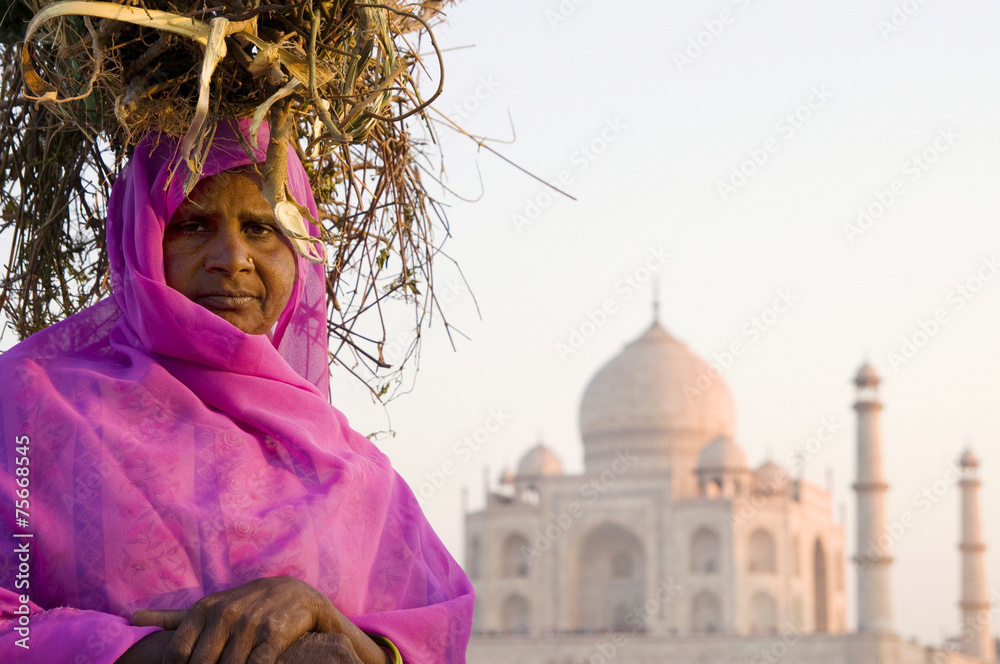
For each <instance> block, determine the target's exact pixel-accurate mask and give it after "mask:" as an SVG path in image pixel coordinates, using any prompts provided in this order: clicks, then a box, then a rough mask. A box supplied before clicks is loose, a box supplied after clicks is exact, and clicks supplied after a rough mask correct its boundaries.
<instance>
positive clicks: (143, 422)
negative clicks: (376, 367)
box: [0, 124, 473, 664]
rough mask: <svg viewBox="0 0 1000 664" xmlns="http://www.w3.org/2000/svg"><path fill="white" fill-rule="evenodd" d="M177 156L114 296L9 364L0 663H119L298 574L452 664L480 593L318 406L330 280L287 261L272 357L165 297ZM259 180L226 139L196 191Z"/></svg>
mask: <svg viewBox="0 0 1000 664" xmlns="http://www.w3.org/2000/svg"><path fill="white" fill-rule="evenodd" d="M242 127H243V129H242V130H243V131H245V124H244V125H243V126H242ZM247 141H249V139H247ZM266 141H267V132H266V128H263V129H262V130H261V137H260V146H266V145H267V143H266ZM175 147H176V143H175V142H174V141H172V140H170V139H161V140H160V141H159V143H158V144H157V143H155V142H154V141H151V140H148V139H147V140H146V141H144V142H143V143H142V144H140V146H139V147H138V148H137V150H136V153H135V156H134V158H133V160H132V162H131V163H130V164H129V166H128V168H127V169H126V170H125V171H124V173H123V174H122V175H121V176H120V177H119V178H118V181H117V182H116V183H115V186H114V191H113V193H112V200H111V204H110V206H109V211H108V228H107V238H108V240H107V241H108V250H109V253H110V258H111V279H112V281H111V283H112V289H113V293H114V294H113V296H112V297H111V298H108V299H106V300H103V301H101V302H99V303H98V304H96V305H94V306H93V307H90V308H89V309H87V310H85V311H83V312H81V313H79V314H77V315H75V316H72V317H70V318H68V319H67V320H65V321H63V322H61V323H59V324H56V325H53V326H52V327H50V328H48V329H45V330H43V331H41V332H38V333H37V334H35V335H33V336H31V337H30V338H28V339H26V340H25V341H24V342H22V343H21V344H19V345H18V346H16V347H15V348H13V349H12V350H10V351H8V352H7V353H5V354H3V355H2V356H0V379H2V381H0V655H2V657H0V658H2V659H3V660H4V661H11V660H10V659H9V657H11V656H13V658H14V660H15V661H25V662H35V661H37V662H88V663H91V664H98V663H104V662H114V661H115V659H117V658H118V657H119V656H120V655H121V654H122V653H124V652H125V651H126V650H127V649H128V648H129V647H130V646H131V645H132V644H134V643H135V642H136V641H138V640H139V639H141V638H142V637H144V636H145V635H147V634H149V633H150V632H153V631H155V629H156V628H150V627H132V626H131V625H130V624H129V622H128V619H127V618H128V616H130V615H131V613H132V611H134V610H135V609H139V608H153V609H166V608H181V609H183V608H187V607H189V606H190V605H191V604H192V603H194V602H195V601H196V600H197V599H199V598H201V597H203V596H205V595H207V594H210V593H213V592H217V591H219V590H224V589H227V588H231V587H234V586H237V585H240V584H243V583H246V582H247V581H251V580H253V579H257V578H260V577H265V576H276V575H289V576H294V577H297V578H299V579H302V580H303V581H305V582H307V583H309V584H310V585H312V586H314V587H315V588H317V589H319V590H320V591H322V592H323V593H325V594H326V595H327V596H328V597H329V598H330V599H331V600H332V601H333V603H334V605H335V606H336V607H337V608H338V609H340V610H341V611H342V612H343V613H344V614H345V615H346V616H348V617H349V618H350V619H351V620H352V621H354V623H356V624H357V625H358V626H359V627H360V628H361V629H362V630H364V631H366V632H369V633H377V634H382V635H384V636H387V637H388V638H389V639H391V640H392V641H393V642H394V643H395V644H396V645H397V646H398V647H399V649H400V651H401V652H402V654H403V658H404V659H405V660H406V661H407V662H413V663H414V664H415V663H417V662H421V663H428V664H429V663H438V662H464V661H465V648H466V644H467V641H468V637H469V631H470V628H471V617H472V607H473V592H472V586H471V584H470V583H469V581H468V579H467V578H466V576H465V574H464V573H463V572H462V570H461V568H460V567H459V566H458V564H457V563H456V562H455V561H454V560H453V559H452V557H451V556H450V555H449V554H448V552H447V550H446V549H445V547H444V546H443V545H442V544H441V542H440V541H439V540H438V538H437V536H436V535H435V534H434V531H433V530H432V529H431V527H430V525H429V524H428V523H427V521H426V519H425V518H424V516H423V514H422V513H421V511H420V508H419V507H418V505H417V502H416V500H415V499H414V497H413V494H412V492H411V491H410V489H409V487H408V486H407V485H406V483H405V482H403V480H402V479H401V478H400V477H399V476H398V475H397V474H396V473H395V471H393V470H392V468H391V466H390V465H389V461H388V459H387V458H386V457H385V455H383V454H382V453H381V452H380V451H379V450H378V449H376V447H375V446H374V445H373V444H371V443H370V442H369V441H368V440H367V439H366V438H365V437H364V436H362V435H361V434H359V433H357V432H356V431H354V430H352V429H351V428H350V426H349V425H348V423H347V419H346V418H345V417H344V416H343V415H342V414H341V413H340V412H338V411H337V410H336V409H334V408H333V407H331V406H330V405H329V403H328V400H327V380H328V373H327V346H326V341H327V330H326V300H325V288H324V278H323V270H322V266H316V265H312V264H310V263H308V262H307V261H305V260H304V259H302V258H299V262H298V270H299V277H298V280H297V283H296V286H295V289H294V292H293V293H292V297H291V300H290V301H289V304H288V306H287V307H286V309H285V311H284V312H283V313H282V315H281V318H280V319H279V321H278V324H277V326H276V328H275V331H274V334H273V339H268V337H267V336H265V335H257V336H253V335H247V334H245V333H243V332H241V331H240V330H239V329H237V328H236V327H234V326H232V325H231V324H229V323H228V322H227V321H225V320H223V319H222V318H220V317H218V316H216V315H214V314H212V313H211V312H209V311H208V310H207V309H204V308H202V307H200V306H199V305H197V304H195V303H194V302H191V301H189V300H188V299H187V298H185V297H184V296H183V295H181V294H180V293H179V292H177V291H175V290H173V289H172V288H169V287H168V286H167V285H166V284H165V282H164V274H163V256H162V246H161V243H162V237H163V229H164V226H165V223H166V221H167V220H169V219H170V217H171V215H172V214H173V211H174V210H175V209H176V208H177V206H178V205H179V204H180V202H181V200H182V198H183V193H182V191H181V187H180V183H181V181H182V180H183V176H184V167H183V166H182V167H181V168H180V169H179V172H178V173H177V177H175V178H174V179H173V180H172V181H171V182H170V184H169V186H168V185H167V184H166V183H167V181H168V174H169V172H170V169H171V168H172V167H174V166H175V162H174V150H175ZM257 159H258V160H260V159H263V150H262V149H258V150H257ZM289 161H290V163H289V170H290V174H289V175H290V190H291V192H292V195H293V196H294V197H295V198H296V200H298V201H299V202H300V203H302V204H304V205H307V206H309V207H311V208H312V209H315V203H314V202H313V198H312V194H311V192H310V190H309V186H308V180H307V178H306V175H305V172H304V170H303V169H302V166H301V164H300V163H299V161H298V159H296V158H295V156H294V153H293V154H291V156H290V160H289ZM249 162H250V159H249V157H247V155H246V153H245V150H244V148H243V147H242V145H241V143H240V141H239V139H238V138H237V136H236V134H235V132H234V131H233V130H232V129H231V128H227V127H225V126H221V125H220V128H219V132H218V135H217V136H216V138H215V140H214V142H213V145H212V150H211V152H210V155H209V159H208V162H207V163H206V166H205V169H204V175H205V176H208V175H212V174H214V173H216V172H219V171H222V170H226V169H230V168H234V167H236V166H240V165H244V164H247V163H249ZM25 459H27V460H25ZM23 468H27V469H28V470H27V471H22V470H19V469H23ZM25 472H26V473H27V474H26V475H25ZM19 480H20V484H19V483H18V481H19ZM19 491H20V492H21V493H20V494H18V492H19ZM25 496H26V497H25ZM22 500H26V501H27V502H22V503H21V504H20V505H18V504H17V501H22ZM18 507H20V508H21V511H20V512H17V511H16V510H17V509H18ZM19 519H24V521H19ZM25 645H27V646H28V647H27V648H25V647H23V646H25Z"/></svg>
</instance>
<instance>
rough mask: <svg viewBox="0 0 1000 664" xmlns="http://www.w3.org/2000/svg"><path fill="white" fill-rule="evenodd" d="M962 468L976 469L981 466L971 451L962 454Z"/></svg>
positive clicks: (967, 450)
mask: <svg viewBox="0 0 1000 664" xmlns="http://www.w3.org/2000/svg"><path fill="white" fill-rule="evenodd" d="M959 463H960V464H961V465H962V468H975V467H977V466H978V465H979V459H978V458H976V455H975V453H973V451H972V450H971V449H966V450H965V452H963V453H962V459H961V461H960V462H959Z"/></svg>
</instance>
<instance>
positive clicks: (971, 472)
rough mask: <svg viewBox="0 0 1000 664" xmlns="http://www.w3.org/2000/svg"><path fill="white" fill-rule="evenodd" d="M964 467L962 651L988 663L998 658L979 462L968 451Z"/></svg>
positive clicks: (963, 456)
mask: <svg viewBox="0 0 1000 664" xmlns="http://www.w3.org/2000/svg"><path fill="white" fill-rule="evenodd" d="M960 463H961V465H962V482H961V486H962V541H961V543H960V544H959V545H958V548H959V550H960V551H961V552H962V601H961V602H959V606H960V607H961V609H962V634H961V644H962V652H963V653H965V654H966V655H971V656H973V657H978V658H979V659H981V660H983V661H985V662H992V661H994V659H995V658H996V643H995V642H994V641H993V631H992V630H991V629H990V622H991V621H990V600H989V598H988V597H987V595H986V562H985V556H986V545H985V544H983V540H982V536H981V532H980V530H979V478H978V477H977V476H976V474H977V470H976V469H977V468H978V467H979V460H978V459H976V455H975V454H973V453H972V450H966V451H965V453H964V454H963V455H962V459H961V461H960Z"/></svg>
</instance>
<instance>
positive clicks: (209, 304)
mask: <svg viewBox="0 0 1000 664" xmlns="http://www.w3.org/2000/svg"><path fill="white" fill-rule="evenodd" d="M257 300H258V298H257V296H256V295H250V294H247V293H234V294H228V293H211V294H208V295H199V296H198V297H197V298H195V302H197V303H198V304H200V305H201V306H203V307H205V308H206V309H216V310H228V309H243V308H245V307H247V306H249V305H251V304H253V303H254V302H256V301H257Z"/></svg>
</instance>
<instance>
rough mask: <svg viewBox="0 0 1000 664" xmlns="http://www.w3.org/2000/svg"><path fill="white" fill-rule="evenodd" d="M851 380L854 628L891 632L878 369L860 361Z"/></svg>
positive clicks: (888, 544)
mask: <svg viewBox="0 0 1000 664" xmlns="http://www.w3.org/2000/svg"><path fill="white" fill-rule="evenodd" d="M854 384H855V385H856V386H857V401H856V402H855V404H854V410H856V411H857V412H858V479H857V483H856V484H855V485H854V491H855V492H856V494H857V499H858V514H857V522H858V551H857V555H856V556H855V558H854V562H855V563H857V566H858V631H859V632H862V633H892V632H893V628H892V595H891V594H890V584H889V570H890V567H891V565H892V550H891V544H892V538H891V537H889V536H888V532H887V530H886V520H885V492H886V491H887V490H888V488H889V485H888V484H886V483H885V481H884V480H883V479H882V433H881V427H880V424H879V413H880V412H881V411H882V404H881V403H880V402H879V400H878V384H879V377H878V374H877V373H875V369H874V368H872V366H871V365H870V364H868V363H867V362H865V364H864V365H863V366H862V367H861V369H860V370H859V371H858V375H857V377H855V379H854Z"/></svg>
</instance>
